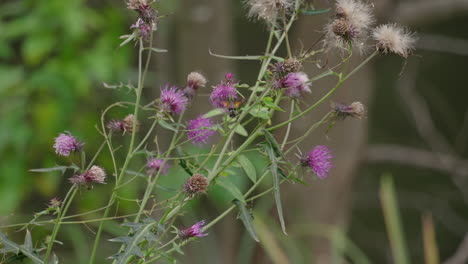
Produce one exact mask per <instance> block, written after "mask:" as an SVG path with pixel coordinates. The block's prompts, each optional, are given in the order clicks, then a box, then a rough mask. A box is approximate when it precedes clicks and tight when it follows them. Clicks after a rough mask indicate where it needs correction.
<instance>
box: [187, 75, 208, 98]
mask: <svg viewBox="0 0 468 264" xmlns="http://www.w3.org/2000/svg"><path fill="white" fill-rule="evenodd" d="M205 85H206V78H205V76H203V75H202V74H201V73H198V72H191V73H189V75H188V76H187V86H186V87H185V89H184V93H185V95H186V96H187V97H193V96H194V95H195V94H196V93H197V91H198V89H200V88H201V87H205Z"/></svg>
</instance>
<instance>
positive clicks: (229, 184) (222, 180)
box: [217, 177, 245, 204]
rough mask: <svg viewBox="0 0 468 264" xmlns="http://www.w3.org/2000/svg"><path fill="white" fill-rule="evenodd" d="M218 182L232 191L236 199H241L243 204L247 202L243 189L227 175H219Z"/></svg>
mask: <svg viewBox="0 0 468 264" xmlns="http://www.w3.org/2000/svg"><path fill="white" fill-rule="evenodd" d="M217 184H218V185H219V186H221V187H223V188H224V189H226V191H228V192H229V193H231V194H232V196H234V198H235V199H236V200H239V201H241V202H242V203H243V204H245V199H244V195H243V194H242V193H241V191H240V190H239V189H238V188H237V186H236V185H235V184H234V183H232V182H231V181H229V180H228V179H227V178H225V177H218V180H217Z"/></svg>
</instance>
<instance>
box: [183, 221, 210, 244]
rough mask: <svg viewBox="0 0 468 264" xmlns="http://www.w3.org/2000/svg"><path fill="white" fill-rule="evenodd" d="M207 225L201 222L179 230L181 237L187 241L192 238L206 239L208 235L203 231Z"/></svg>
mask: <svg viewBox="0 0 468 264" xmlns="http://www.w3.org/2000/svg"><path fill="white" fill-rule="evenodd" d="M204 224H205V221H200V222H198V223H196V224H194V225H193V226H191V227H189V228H186V229H181V230H179V237H180V239H182V240H187V239H189V238H192V237H204V236H207V235H208V234H204V233H203V231H202V226H203V225H204Z"/></svg>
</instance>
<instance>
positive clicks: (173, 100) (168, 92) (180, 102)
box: [160, 84, 188, 114]
mask: <svg viewBox="0 0 468 264" xmlns="http://www.w3.org/2000/svg"><path fill="white" fill-rule="evenodd" d="M187 104H188V99H187V97H185V95H184V93H183V92H182V91H180V90H178V87H177V86H172V87H169V85H168V84H166V86H165V87H164V89H162V90H161V97H160V106H161V109H162V110H163V111H166V112H169V113H171V114H180V113H181V112H182V111H184V110H185V108H186V107H187Z"/></svg>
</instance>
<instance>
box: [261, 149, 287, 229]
mask: <svg viewBox="0 0 468 264" xmlns="http://www.w3.org/2000/svg"><path fill="white" fill-rule="evenodd" d="M266 151H267V154H268V157H269V158H270V161H271V165H270V171H271V175H272V176H273V191H274V192H273V193H274V196H275V203H276V209H277V211H278V217H279V220H280V224H281V230H283V233H284V234H285V235H287V233H286V225H285V223H284V216H283V206H282V204H281V192H280V179H279V177H280V176H279V173H278V170H279V168H278V162H277V159H276V154H275V151H274V149H273V147H272V146H271V145H270V144H267V148H266Z"/></svg>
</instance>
